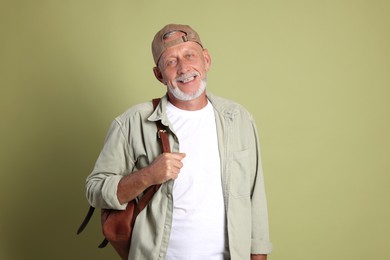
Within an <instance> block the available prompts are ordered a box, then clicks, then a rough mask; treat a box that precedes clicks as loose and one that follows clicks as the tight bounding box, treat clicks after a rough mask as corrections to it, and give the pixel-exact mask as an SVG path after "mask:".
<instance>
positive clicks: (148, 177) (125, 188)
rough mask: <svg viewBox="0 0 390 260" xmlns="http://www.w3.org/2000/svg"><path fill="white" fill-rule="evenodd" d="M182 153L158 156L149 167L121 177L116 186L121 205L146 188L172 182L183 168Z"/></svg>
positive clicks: (183, 155)
mask: <svg viewBox="0 0 390 260" xmlns="http://www.w3.org/2000/svg"><path fill="white" fill-rule="evenodd" d="M185 156H186V155H185V154H184V153H163V154H160V155H159V156H158V157H157V158H156V159H155V160H154V161H153V162H152V163H151V164H150V165H149V166H147V167H145V168H143V169H140V170H139V171H136V172H133V173H132V174H129V175H126V176H125V177H123V178H122V179H121V180H120V181H119V184H118V190H117V196H118V200H119V203H121V204H123V203H126V202H128V201H130V200H132V199H134V198H135V197H136V196H138V195H139V194H140V193H141V192H143V191H144V190H145V189H146V188H148V187H150V186H152V185H155V184H161V183H164V182H166V181H169V180H172V179H173V180H174V179H176V178H177V177H178V176H179V173H180V169H181V168H182V167H183V163H182V162H181V161H182V160H183V158H184V157H185Z"/></svg>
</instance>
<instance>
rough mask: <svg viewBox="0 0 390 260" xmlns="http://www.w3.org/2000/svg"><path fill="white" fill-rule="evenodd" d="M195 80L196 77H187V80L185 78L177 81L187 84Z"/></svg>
mask: <svg viewBox="0 0 390 260" xmlns="http://www.w3.org/2000/svg"><path fill="white" fill-rule="evenodd" d="M195 78H196V76H193V77H189V78H185V79H182V80H179V82H181V83H187V82H190V81H193V80H194V79H195Z"/></svg>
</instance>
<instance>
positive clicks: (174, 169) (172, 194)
mask: <svg viewBox="0 0 390 260" xmlns="http://www.w3.org/2000/svg"><path fill="white" fill-rule="evenodd" d="M152 54H153V58H154V62H155V64H156V67H154V68H153V72H154V75H155V77H156V78H157V79H158V80H159V81H160V82H161V83H162V84H163V85H164V86H166V88H167V94H166V95H165V96H164V97H162V99H161V101H160V103H159V105H158V106H157V108H156V109H153V107H152V103H151V102H146V103H143V104H139V105H136V106H134V107H132V108H130V109H129V110H127V111H126V112H125V113H123V114H122V115H120V116H118V117H117V118H116V119H115V120H114V121H113V123H112V125H111V127H110V130H109V133H108V135H107V138H106V141H105V144H104V147H103V149H102V151H101V154H100V156H99V158H98V160H97V162H96V165H95V168H94V170H93V172H92V173H91V174H90V175H89V176H88V178H87V184H86V189H87V198H88V200H89V203H90V204H91V205H92V206H94V207H100V208H112V209H118V210H122V209H125V208H126V205H127V202H129V201H131V200H132V199H134V198H136V197H141V196H142V194H143V192H144V191H145V190H146V189H147V188H148V187H150V186H152V185H155V184H162V186H161V187H160V189H159V190H158V191H157V192H156V194H155V195H154V197H153V199H152V200H151V201H150V203H149V205H148V206H147V208H146V209H145V210H143V211H142V212H141V213H140V215H139V216H138V217H137V221H136V224H135V227H134V231H133V235H132V240H131V247H130V252H129V259H137V260H142V259H145V260H150V259H168V260H176V259H178V260H182V259H199V260H223V259H252V260H253V259H262V260H263V259H266V258H267V254H269V253H270V252H271V247H272V245H271V243H270V241H269V234H268V233H269V232H268V217H267V205H266V204H267V203H266V196H265V191H264V182H263V172H262V164H261V159H260V148H259V144H258V135H257V130H256V126H255V123H254V121H253V118H252V116H251V115H250V113H248V112H247V111H246V110H245V109H244V108H243V107H242V106H240V105H239V104H237V103H235V102H232V101H229V100H226V99H223V98H221V97H217V96H214V95H212V94H210V93H209V92H206V81H207V72H208V71H209V69H210V66H211V57H210V54H209V52H208V50H207V49H205V48H203V44H202V42H201V40H200V37H199V35H198V34H197V32H196V31H194V30H193V29H192V28H191V27H190V26H187V25H177V24H169V25H166V26H165V27H164V28H162V29H161V30H160V31H159V32H157V34H156V35H155V37H154V39H153V42H152ZM157 120H161V122H162V124H163V125H165V126H167V129H168V133H169V135H170V141H171V142H170V143H171V151H172V152H171V153H163V154H160V152H161V151H160V147H159V145H158V141H157V140H156V138H157V137H156V130H155V128H156V127H155V121H157Z"/></svg>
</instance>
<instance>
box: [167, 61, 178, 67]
mask: <svg viewBox="0 0 390 260" xmlns="http://www.w3.org/2000/svg"><path fill="white" fill-rule="evenodd" d="M167 64H168V65H169V66H172V65H175V64H176V60H169V61H168V62H167Z"/></svg>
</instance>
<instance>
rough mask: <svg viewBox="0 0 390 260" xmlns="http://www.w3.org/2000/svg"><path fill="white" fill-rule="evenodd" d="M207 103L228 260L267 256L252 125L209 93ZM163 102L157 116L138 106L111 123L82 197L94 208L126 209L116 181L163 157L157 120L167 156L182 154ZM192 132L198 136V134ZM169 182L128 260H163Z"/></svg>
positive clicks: (146, 214) (142, 223)
mask: <svg viewBox="0 0 390 260" xmlns="http://www.w3.org/2000/svg"><path fill="white" fill-rule="evenodd" d="M207 97H208V99H209V101H210V102H211V103H212V105H213V107H214V111H215V120H216V125H217V134H218V145H219V152H220V158H221V171H222V172H221V176H222V185H223V187H222V188H223V192H224V202H225V209H226V218H227V231H228V244H229V251H230V258H231V259H233V260H235V259H243V260H244V259H250V254H269V253H270V252H271V249H272V244H271V242H270V241H269V230H268V213H267V202H266V196H265V190H264V181H263V180H264V178H263V172H262V165H261V159H260V147H259V143H258V135H257V130H256V126H255V123H254V121H253V118H252V116H251V115H250V114H249V113H248V112H247V111H246V110H245V109H244V108H243V107H242V106H240V105H238V104H237V103H234V102H232V101H228V100H226V99H223V98H220V97H216V96H213V95H211V94H209V93H208V95H207ZM167 102H168V100H167V97H166V96H164V97H163V98H162V99H161V102H160V104H159V106H158V107H157V108H156V110H155V111H153V106H152V103H151V102H147V103H143V104H139V105H136V106H134V107H132V108H130V109H129V110H127V111H126V112H125V113H123V114H122V115H120V116H119V117H117V118H116V119H115V120H114V121H113V123H112V124H111V127H110V130H109V132H108V134H107V137H106V140H105V144H104V147H103V149H102V151H101V153H100V155H99V158H98V160H97V162H96V164H95V168H94V170H93V171H92V173H91V174H90V175H89V176H88V178H87V183H86V193H87V198H88V201H89V203H90V204H91V205H92V206H94V207H99V208H112V209H118V210H120V209H125V208H126V204H124V205H121V204H120V203H119V201H118V198H117V187H118V183H119V181H120V179H121V178H122V177H123V176H124V175H126V174H130V173H131V172H134V171H137V170H138V169H141V168H144V167H146V166H148V165H149V164H150V163H152V162H153V160H154V159H155V158H156V157H157V156H158V155H159V154H160V153H161V150H160V145H159V140H158V137H157V130H156V124H155V121H157V120H161V121H162V123H163V124H164V125H166V126H168V128H169V132H170V133H171V134H170V145H171V150H172V151H173V152H179V151H180V150H179V143H178V140H177V138H176V136H175V134H174V133H173V132H172V130H171V129H172V128H171V127H170V123H169V121H168V119H167V116H166V106H167ZM193 131H194V132H193V134H194V135H196V129H194V130H193ZM199 138H202V137H201V136H199ZM205 149H207V147H205ZM173 182H174V181H173V180H171V181H168V182H166V183H164V184H163V185H162V186H161V188H160V189H159V190H158V191H157V192H156V194H155V195H154V197H153V199H152V200H151V202H150V203H149V205H148V207H146V208H145V209H144V210H143V211H142V212H141V213H140V215H139V216H138V217H137V220H136V223H135V227H134V230H133V235H132V244H131V248H130V252H129V259H137V260H143V259H145V260H151V259H165V258H166V252H167V248H168V242H169V234H170V229H171V223H172V211H173V197H172V189H173ZM141 195H142V194H141ZM141 195H140V196H141ZM199 228H202V227H199Z"/></svg>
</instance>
